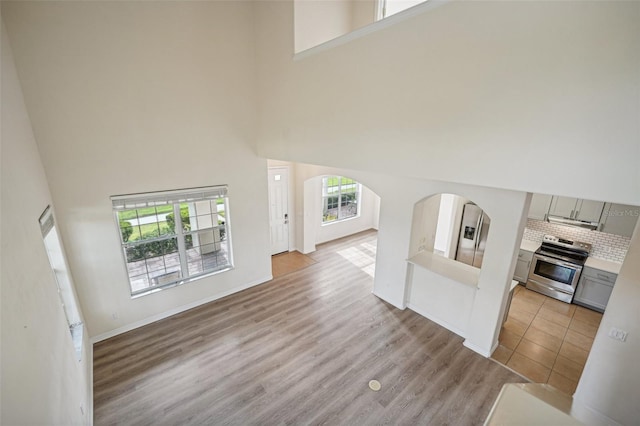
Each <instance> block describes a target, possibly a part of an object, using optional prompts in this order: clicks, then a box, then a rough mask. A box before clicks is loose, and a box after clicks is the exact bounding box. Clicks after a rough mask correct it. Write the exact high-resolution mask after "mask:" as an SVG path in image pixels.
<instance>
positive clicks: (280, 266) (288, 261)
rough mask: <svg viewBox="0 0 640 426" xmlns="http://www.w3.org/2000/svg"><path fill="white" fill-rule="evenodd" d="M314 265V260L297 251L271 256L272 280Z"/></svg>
mask: <svg viewBox="0 0 640 426" xmlns="http://www.w3.org/2000/svg"><path fill="white" fill-rule="evenodd" d="M314 263H316V261H315V260H313V259H312V258H311V257H309V256H307V255H304V254H302V253H300V252H299V251H290V252H286V253H280V254H276V255H275V256H271V273H272V275H273V278H278V277H281V276H283V275H287V274H289V273H291V272H295V271H299V270H300V269H304V268H306V267H307V266H309V265H313V264H314Z"/></svg>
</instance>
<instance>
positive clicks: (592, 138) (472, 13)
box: [256, 1, 640, 205]
mask: <svg viewBox="0 0 640 426" xmlns="http://www.w3.org/2000/svg"><path fill="white" fill-rule="evenodd" d="M418 7H420V6H418ZM423 9H424V11H423V12H422V13H421V14H419V15H417V16H415V17H413V18H410V19H407V20H404V21H402V22H398V23H397V24H395V25H392V26H389V27H385V28H383V29H382V30H380V31H378V32H374V33H369V34H367V35H364V36H362V37H360V38H358V39H356V40H352V41H350V42H348V43H345V44H342V45H339V46H337V47H334V48H332V49H328V50H323V51H320V52H316V53H315V54H313V55H310V56H306V57H304V58H298V59H296V60H294V59H293V58H292V53H293V52H292V47H291V46H293V39H292V37H293V32H292V31H291V27H292V25H293V6H292V3H290V2H286V1H282V2H259V3H258V4H257V5H256V28H257V40H258V42H257V43H258V45H257V46H258V49H257V50H258V52H259V61H258V69H259V82H260V83H259V89H260V98H259V100H260V111H261V114H260V117H259V119H260V127H259V130H258V135H259V152H260V153H261V155H264V156H267V157H269V158H278V159H283V160H292V161H298V162H305V163H313V164H322V165H328V166H332V167H343V168H350V169H357V170H368V171H384V172H385V173H387V174H392V175H398V176H410V177H416V178H426V179H434V180H441V181H450V182H460V183H466V184H473V185H482V186H488V187H496V188H506V189H513V190H519V191H527V192H538V193H547V194H558V195H567V196H577V197H581V198H586V199H594V200H605V201H617V202H620V203H625V204H632V205H637V204H640V174H639V173H640V169H639V168H638V167H637V164H638V163H639V162H640V146H639V144H638V135H640V121H639V120H637V117H638V116H639V115H640V104H639V103H638V101H637V93H638V91H640V78H639V77H638V75H639V74H640V73H639V71H640V26H639V25H638V24H637V23H638V21H640V2H619V1H611V2H501V1H483V2H470V1H465V2H449V3H445V4H443V5H441V6H440V7H438V8H435V9H433V8H432V9H429V8H428V7H427V8H423ZM376 25H379V26H384V22H383V21H381V22H378V23H375V24H372V25H371V27H373V26H376ZM338 152H339V153H340V155H335V154H336V153H338ZM550 153H553V154H552V156H553V159H554V161H549V158H550V157H549V156H550ZM569 158H570V159H571V160H570V161H563V160H566V159H569ZM556 159H557V160H558V161H562V165H563V169H562V170H563V171H562V173H560V174H559V173H558V172H557V171H558V169H557V167H558V166H557V163H558V161H555V160H556Z"/></svg>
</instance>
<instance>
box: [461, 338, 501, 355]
mask: <svg viewBox="0 0 640 426" xmlns="http://www.w3.org/2000/svg"><path fill="white" fill-rule="evenodd" d="M462 344H463V345H464V346H466V347H467V348H469V349H471V350H472V351H474V352H475V353H478V354H480V355H482V356H483V357H485V358H491V354H492V353H493V351H495V350H496V348H497V347H498V342H496V344H495V345H494V346H493V348H491V349H490V350H489V352H487V351H486V350H485V349H484V348H481V347H480V346H477V345H474V344H473V343H471V342H470V341H469V340H465V341H464V342H462Z"/></svg>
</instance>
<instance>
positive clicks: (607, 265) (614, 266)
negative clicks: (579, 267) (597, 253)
mask: <svg viewBox="0 0 640 426" xmlns="http://www.w3.org/2000/svg"><path fill="white" fill-rule="evenodd" d="M584 266H588V267H589V268H593V269H599V270H601V271H605V272H611V273H612V274H616V275H617V274H619V273H620V268H621V267H622V263H618V262H612V261H610V260H604V259H596V258H595V257H588V258H587V261H586V262H585V263H584Z"/></svg>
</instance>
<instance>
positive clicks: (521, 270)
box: [513, 249, 533, 283]
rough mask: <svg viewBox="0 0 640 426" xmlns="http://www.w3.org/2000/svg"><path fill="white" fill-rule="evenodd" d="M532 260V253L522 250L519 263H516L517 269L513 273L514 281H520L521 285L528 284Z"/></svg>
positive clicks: (519, 254)
mask: <svg viewBox="0 0 640 426" xmlns="http://www.w3.org/2000/svg"><path fill="white" fill-rule="evenodd" d="M532 260H533V253H532V252H530V251H526V250H522V249H520V253H518V263H516V269H515V271H513V279H514V280H516V281H520V282H521V283H526V282H527V277H528V276H529V268H530V267H531V261H532Z"/></svg>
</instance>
